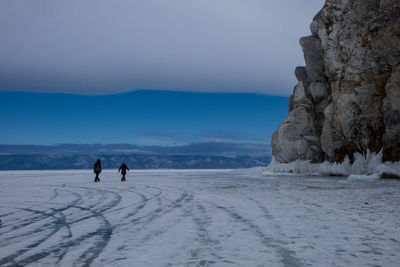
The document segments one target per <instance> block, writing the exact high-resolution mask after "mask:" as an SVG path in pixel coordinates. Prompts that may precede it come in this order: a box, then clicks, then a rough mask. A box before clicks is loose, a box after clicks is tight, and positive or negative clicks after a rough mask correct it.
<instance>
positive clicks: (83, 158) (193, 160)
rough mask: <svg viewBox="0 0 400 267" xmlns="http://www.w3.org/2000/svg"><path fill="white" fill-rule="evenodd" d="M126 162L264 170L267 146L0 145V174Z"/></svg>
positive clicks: (112, 165)
mask: <svg viewBox="0 0 400 267" xmlns="http://www.w3.org/2000/svg"><path fill="white" fill-rule="evenodd" d="M98 158H99V159H101V160H102V166H103V168H118V167H119V165H120V164H121V163H122V162H126V163H127V164H128V166H129V167H130V168H133V169H226V168H229V169H230V168H250V167H258V166H266V165H268V163H269V162H270V160H271V147H270V145H268V144H237V143H194V144H190V145H184V146H170V147H162V146H138V145H131V144H110V145H102V144H83V145H82V144H61V145H54V146H42V145H0V170H44V169H49V170H56V169H89V168H92V166H93V163H94V161H95V160H96V159H98Z"/></svg>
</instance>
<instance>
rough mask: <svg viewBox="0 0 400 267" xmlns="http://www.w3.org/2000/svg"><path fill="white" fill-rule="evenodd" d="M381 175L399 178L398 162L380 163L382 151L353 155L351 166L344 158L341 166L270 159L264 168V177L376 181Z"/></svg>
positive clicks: (327, 163) (399, 165)
mask: <svg viewBox="0 0 400 267" xmlns="http://www.w3.org/2000/svg"><path fill="white" fill-rule="evenodd" d="M383 173H385V174H390V175H395V176H399V177H400V162H385V163H383V162H382V151H381V152H379V153H373V152H370V151H367V153H366V155H361V154H359V153H356V154H355V160H354V162H353V164H350V160H349V158H347V157H346V158H345V160H344V162H343V163H341V164H337V163H329V162H326V161H325V162H323V163H311V162H309V161H302V160H297V161H294V162H290V163H278V162H277V161H276V160H275V159H274V158H272V161H271V163H270V164H269V165H268V167H266V168H265V170H264V174H265V175H279V174H284V175H287V174H295V175H299V174H301V175H313V176H315V175H322V176H329V175H334V176H348V177H349V178H350V179H362V178H363V177H364V178H366V179H371V178H375V179H378V178H379V177H380V176H381V175H382V174H383Z"/></svg>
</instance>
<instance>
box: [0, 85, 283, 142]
mask: <svg viewBox="0 0 400 267" xmlns="http://www.w3.org/2000/svg"><path fill="white" fill-rule="evenodd" d="M287 101H288V99H287V98H286V97H279V96H267V95H257V94H234V93H193V92H171V91H150V90H144V91H135V92H130V93H125V94H116V95H104V96H82V95H68V94H46V93H27V92H0V121H1V124H2V127H1V130H0V140H1V141H0V143H2V144H59V143H103V144H107V143H133V144H141V145H152V144H153V145H179V144H187V143H192V142H239V143H266V142H268V141H269V140H270V138H271V134H272V132H273V131H274V130H275V128H276V127H277V126H278V124H279V123H280V122H281V121H282V120H283V119H284V117H285V116H286V115H287Z"/></svg>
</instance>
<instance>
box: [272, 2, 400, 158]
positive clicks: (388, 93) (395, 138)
mask: <svg viewBox="0 0 400 267" xmlns="http://www.w3.org/2000/svg"><path fill="white" fill-rule="evenodd" d="M310 28H311V33H312V35H311V36H307V37H303V38H301V39H300V45H301V46H302V48H303V52H304V58H305V62H306V66H305V67H297V68H296V71H295V75H296V77H297V79H298V81H299V83H298V84H297V86H296V87H295V89H294V92H293V96H292V97H291V102H290V103H289V111H290V112H289V115H288V117H287V119H286V120H285V121H284V122H283V123H282V125H280V126H279V128H278V129H277V131H276V132H275V133H274V135H273V138H272V148H273V155H274V156H275V159H276V160H277V161H278V162H282V163H286V162H291V161H294V160H297V159H302V160H312V161H313V162H322V161H324V160H329V161H331V162H333V161H336V162H341V161H343V160H344V158H345V156H346V155H347V156H348V157H349V158H350V159H351V160H352V159H353V158H354V153H356V152H359V153H365V152H366V151H367V150H370V151H371V152H379V151H380V150H381V149H383V159H384V160H385V161H400V1H399V0H362V1H361V0H327V1H326V3H325V5H324V7H323V8H322V10H321V11H320V12H319V13H318V14H317V15H316V16H315V18H314V20H313V22H312V23H311V26H310Z"/></svg>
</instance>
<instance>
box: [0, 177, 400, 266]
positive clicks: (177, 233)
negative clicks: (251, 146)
mask: <svg viewBox="0 0 400 267" xmlns="http://www.w3.org/2000/svg"><path fill="white" fill-rule="evenodd" d="M93 178H94V176H93V174H92V173H91V172H90V171H31V172H29V171H10V172H0V220H1V224H0V265H1V266H26V265H27V266H73V265H74V266H88V265H92V266H310V265H312V266H399V265H398V264H399V262H400V182H399V181H382V180H366V181H364V180H356V181H349V180H346V179H343V178H340V179H339V178H320V177H319V178H317V177H314V178H313V177H263V176H262V175H261V171H260V170H257V169H255V170H193V171H180V170H169V171H133V172H132V171H131V172H128V175H127V182H126V183H121V182H120V176H119V175H118V174H117V172H116V171H105V172H104V173H102V175H101V176H100V178H101V182H100V183H93V182H92V181H93Z"/></svg>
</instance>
